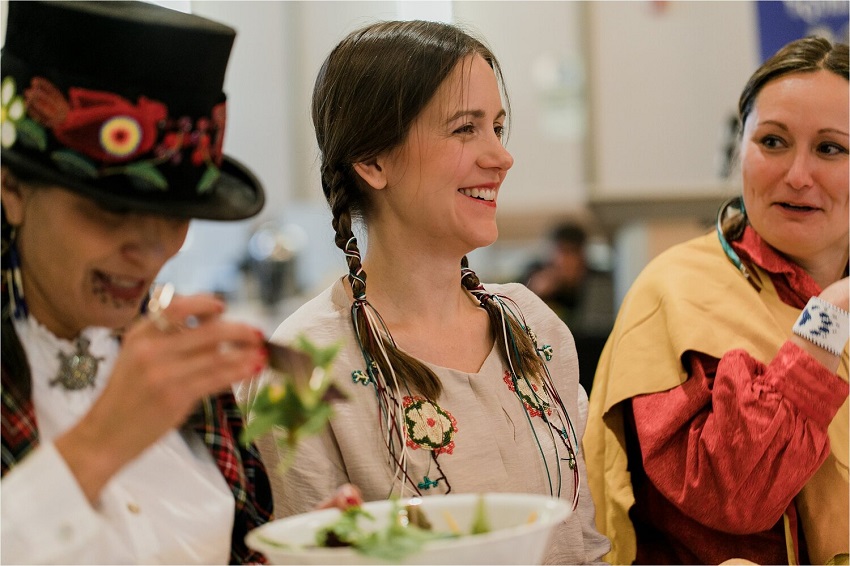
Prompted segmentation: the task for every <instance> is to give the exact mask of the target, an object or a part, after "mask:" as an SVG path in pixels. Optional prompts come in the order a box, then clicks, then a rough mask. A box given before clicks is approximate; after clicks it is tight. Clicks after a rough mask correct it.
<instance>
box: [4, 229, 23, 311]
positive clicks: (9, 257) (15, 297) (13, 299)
mask: <svg viewBox="0 0 850 566" xmlns="http://www.w3.org/2000/svg"><path fill="white" fill-rule="evenodd" d="M16 236H17V229H16V228H12V231H11V233H10V234H9V242H8V245H7V248H6V250H4V251H5V254H4V255H5V256H6V258H5V259H6V262H4V263H6V265H5V266H4V267H5V269H4V270H3V279H4V281H3V282H4V283H5V287H6V292H7V293H9V307H10V310H11V312H12V317H13V318H14V319H15V320H21V319H24V318H26V317H27V316H28V315H29V309H28V308H27V302H26V301H25V300H24V285H23V282H22V280H21V259H20V256H19V255H18V246H17V243H16V241H17V238H16Z"/></svg>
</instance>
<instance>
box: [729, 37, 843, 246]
mask: <svg viewBox="0 0 850 566" xmlns="http://www.w3.org/2000/svg"><path fill="white" fill-rule="evenodd" d="M820 70H824V71H830V72H831V73H834V74H836V75H838V76H839V77H842V78H843V79H845V80H850V71H848V47H847V44H845V43H834V44H833V43H830V42H829V40H827V39H824V38H822V37H816V36H811V37H805V38H803V39H797V40H795V41H792V42H790V43H788V44H786V45H785V46H784V47H782V48H781V49H780V50H779V51H777V52H776V53H774V54H773V56H771V57H770V59H768V60H767V61H765V62H764V63H763V64H762V65H761V66H760V67H759V68H758V69H756V71H755V72H754V73H753V74H752V76H751V77H750V79H749V80H748V81H747V84H746V86H744V90H743V91H742V92H741V97H740V98H739V99H738V135H739V136H741V135H742V134H743V132H744V122H746V120H747V117H748V116H749V115H750V113H751V112H752V110H753V106H755V103H756V99H757V98H758V95H759V94H760V93H761V91H762V89H763V88H764V87H765V85H767V84H768V83H770V82H771V81H773V80H775V79H778V78H780V77H784V76H785V75H790V74H792V73H814V72H816V71H820ZM739 206H740V205H739ZM746 224H747V217H746V214H735V215H730V216H728V217H726V218H725V219H724V220H723V223H722V226H723V233H724V235H725V236H726V238H727V239H728V240H730V241H731V240H737V239H738V238H740V237H741V235H743V233H744V227H745V226H746Z"/></svg>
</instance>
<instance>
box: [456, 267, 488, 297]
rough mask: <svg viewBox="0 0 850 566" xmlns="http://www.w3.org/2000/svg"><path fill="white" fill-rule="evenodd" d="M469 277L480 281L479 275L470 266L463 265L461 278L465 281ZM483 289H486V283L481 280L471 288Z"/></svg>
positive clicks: (474, 289)
mask: <svg viewBox="0 0 850 566" xmlns="http://www.w3.org/2000/svg"><path fill="white" fill-rule="evenodd" d="M467 277H472V278H473V279H472V280H473V281H478V276H477V275H476V274H475V272H474V271H472V270H471V269H470V268H469V267H466V266H463V267H461V268H460V280H461V281H463V280H464V279H466V278H467ZM483 290H484V285H482V284H481V281H478V282H477V283H476V284H475V287H473V288H472V289H470V291H483Z"/></svg>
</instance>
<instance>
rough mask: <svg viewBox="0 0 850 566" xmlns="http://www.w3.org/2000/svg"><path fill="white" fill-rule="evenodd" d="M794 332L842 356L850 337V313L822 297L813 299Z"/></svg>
mask: <svg viewBox="0 0 850 566" xmlns="http://www.w3.org/2000/svg"><path fill="white" fill-rule="evenodd" d="M792 331H793V332H794V334H796V335H797V336H800V337H801V338H805V339H806V340H808V341H809V342H811V343H812V344H815V345H816V346H819V347H821V348H823V349H824V350H826V351H827V352H829V353H831V354H833V355H835V356H840V355H841V352H842V351H843V350H844V345H845V344H847V339H848V335H850V313H848V312H847V311H845V310H844V309H841V308H839V307H837V306H835V305H833V304H832V303H828V302H826V301H824V300H823V299H821V298H820V297H812V298H811V299H809V302H808V303H807V304H806V307H805V308H804V309H803V312H801V313H800V317H799V318H798V319H797V322H795V323H794V327H793V328H792Z"/></svg>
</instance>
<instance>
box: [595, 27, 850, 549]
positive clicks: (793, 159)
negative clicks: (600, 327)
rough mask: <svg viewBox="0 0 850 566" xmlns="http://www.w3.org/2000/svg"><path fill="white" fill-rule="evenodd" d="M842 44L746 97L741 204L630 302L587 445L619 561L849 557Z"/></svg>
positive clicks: (644, 278) (649, 276)
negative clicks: (713, 230)
mask: <svg viewBox="0 0 850 566" xmlns="http://www.w3.org/2000/svg"><path fill="white" fill-rule="evenodd" d="M849 106H850V105H848V50H847V45H844V44H831V43H830V42H829V41H827V40H824V39H820V38H815V37H812V38H806V39H801V40H798V41H794V42H792V43H790V44H788V45H787V46H786V47H784V48H783V49H781V50H780V51H779V52H777V53H776V54H775V55H774V56H773V57H772V58H770V59H769V60H768V61H766V62H765V63H764V64H763V65H762V66H761V67H760V68H759V69H758V70H757V71H756V72H755V73H754V74H753V75H752V77H751V78H750V79H749V81H748V83H747V85H746V86H745V88H744V90H743V92H742V94H741V97H740V100H739V105H738V108H739V120H740V128H741V130H740V132H741V134H740V136H741V137H740V167H741V174H742V188H743V195H742V197H738V198H736V199H733V200H732V201H730V202H729V203H727V204H726V205H724V206H723V207H721V210H720V212H719V214H718V220H717V229H716V231H715V232H713V233H710V234H707V235H705V236H702V237H698V238H696V239H694V240H691V241H689V242H686V243H684V244H680V245H677V246H674V247H673V248H671V249H669V250H667V251H666V252H664V253H662V254H661V255H660V256H659V257H657V258H656V259H654V260H653V261H652V262H650V264H649V265H648V266H647V267H646V268H645V270H644V271H643V272H642V273H641V275H640V276H639V277H638V278H637V280H636V281H635V283H634V284H633V286H632V288H631V289H630V291H629V293H628V295H627V296H626V298H625V299H624V301H623V304H622V307H621V309H620V312H619V314H618V317H617V321H616V323H615V326H614V329H613V332H612V333H611V337H610V339H609V341H608V343H607V345H606V347H605V350H604V352H603V354H602V358H601V360H600V364H599V369H598V371H597V374H596V378H595V382H594V390H593V394H592V395H591V401H590V414H589V416H588V432H587V435H586V437H585V439H584V447H585V450H586V453H587V458H588V475H589V478H590V481H591V491H592V493H593V496H594V500H595V502H596V505H597V509H598V511H599V514H598V515H597V525H598V527H599V529H600V531H602V532H603V533H605V534H607V535H608V536H609V537H610V538H611V540H612V552H611V553H610V554H609V555H607V559H608V560H609V561H611V562H613V563H618V564H621V563H632V562H634V563H640V564H718V563H721V562H723V561H725V560H728V559H732V558H737V559H745V560H750V561H752V562H756V563H759V564H796V563H812V564H830V563H842V564H847V552H848V539H850V535H848V499H850V497H848V473H847V472H848V449H850V447H848V436H847V431H848V405H847V396H848V385H847V337H848V328H850V320H848V313H847V309H848V279H847V275H848V148H850V143H849V142H848V123H850V120H848V107H849Z"/></svg>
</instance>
